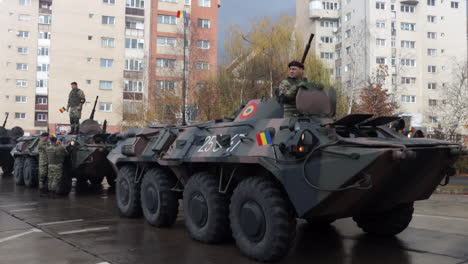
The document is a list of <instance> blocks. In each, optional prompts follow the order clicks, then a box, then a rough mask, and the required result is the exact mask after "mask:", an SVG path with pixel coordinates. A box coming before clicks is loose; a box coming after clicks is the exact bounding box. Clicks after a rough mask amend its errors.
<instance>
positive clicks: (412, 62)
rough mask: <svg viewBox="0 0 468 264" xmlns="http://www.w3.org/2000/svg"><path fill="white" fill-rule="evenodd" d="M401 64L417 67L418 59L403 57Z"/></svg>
mask: <svg viewBox="0 0 468 264" xmlns="http://www.w3.org/2000/svg"><path fill="white" fill-rule="evenodd" d="M401 65H403V66H409V67H416V60H415V59H401Z"/></svg>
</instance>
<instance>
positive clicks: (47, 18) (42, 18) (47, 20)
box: [39, 15, 52, 25]
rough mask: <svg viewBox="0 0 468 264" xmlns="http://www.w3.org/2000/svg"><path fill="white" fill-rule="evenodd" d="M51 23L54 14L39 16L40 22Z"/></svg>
mask: <svg viewBox="0 0 468 264" xmlns="http://www.w3.org/2000/svg"><path fill="white" fill-rule="evenodd" d="M51 23H52V16H45V15H40V16H39V24H47V25H50V24H51Z"/></svg>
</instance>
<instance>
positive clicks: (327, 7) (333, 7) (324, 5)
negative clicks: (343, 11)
mask: <svg viewBox="0 0 468 264" xmlns="http://www.w3.org/2000/svg"><path fill="white" fill-rule="evenodd" d="M322 8H323V9H325V10H338V9H340V4H339V3H333V2H322Z"/></svg>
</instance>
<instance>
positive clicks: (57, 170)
mask: <svg viewBox="0 0 468 264" xmlns="http://www.w3.org/2000/svg"><path fill="white" fill-rule="evenodd" d="M50 142H51V145H50V146H48V147H47V149H46V152H47V160H48V162H49V166H48V174H47V180H48V187H49V193H50V195H51V197H52V198H55V197H56V196H57V189H58V186H59V184H60V179H61V177H62V174H63V162H64V161H65V155H66V154H67V151H66V150H65V147H64V146H62V145H61V144H60V143H59V142H58V141H57V138H56V137H51V138H50Z"/></svg>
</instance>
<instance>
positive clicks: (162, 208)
mask: <svg viewBox="0 0 468 264" xmlns="http://www.w3.org/2000/svg"><path fill="white" fill-rule="evenodd" d="M175 185H176V180H175V178H174V177H173V176H172V175H170V174H168V173H166V172H165V171H164V170H162V169H158V168H154V169H150V170H149V171H147V172H146V173H145V176H144V177H143V181H142V182H141V207H142V209H143V215H144V216H145V219H146V221H148V222H149V223H150V224H152V225H154V226H157V227H168V226H172V225H173V224H174V222H175V221H176V219H177V213H178V211H179V199H178V198H177V193H176V192H174V191H172V190H171V189H172V188H173V187H174V186H175Z"/></svg>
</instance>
